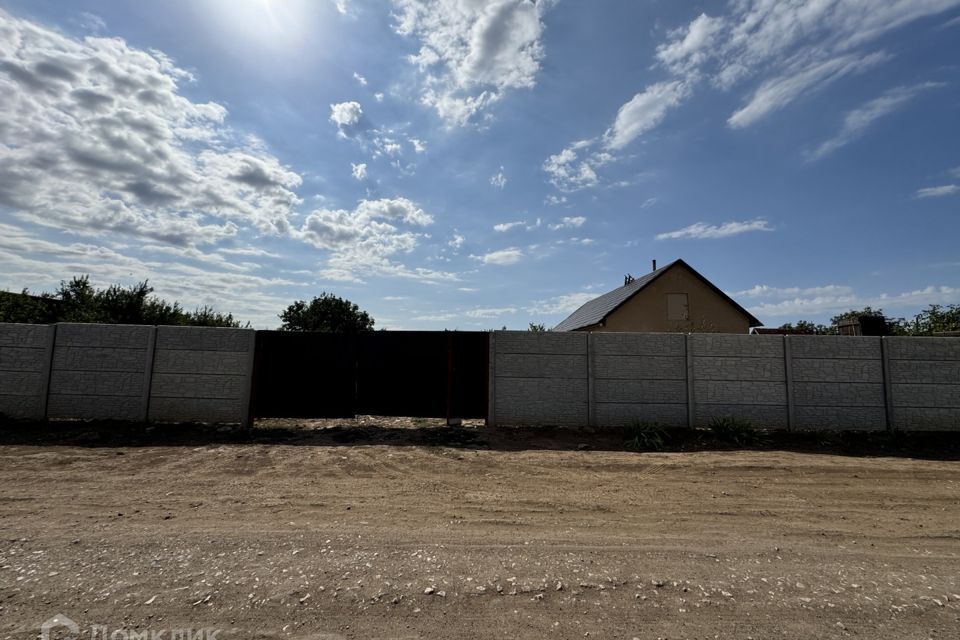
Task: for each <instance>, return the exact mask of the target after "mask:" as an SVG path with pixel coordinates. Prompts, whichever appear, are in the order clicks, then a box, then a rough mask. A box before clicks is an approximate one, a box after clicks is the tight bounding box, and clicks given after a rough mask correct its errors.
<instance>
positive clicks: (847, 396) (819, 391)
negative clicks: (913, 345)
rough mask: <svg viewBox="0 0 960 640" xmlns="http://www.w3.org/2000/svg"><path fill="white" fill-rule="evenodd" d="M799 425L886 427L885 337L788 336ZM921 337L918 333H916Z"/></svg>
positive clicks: (796, 424) (796, 414)
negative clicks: (883, 346) (882, 343)
mask: <svg viewBox="0 0 960 640" xmlns="http://www.w3.org/2000/svg"><path fill="white" fill-rule="evenodd" d="M786 340H787V341H788V342H789V344H790V354H791V359H792V361H793V398H794V403H795V408H794V416H795V424H794V426H795V427H796V428H797V429H832V428H838V427H839V428H844V429H884V428H886V424H887V418H886V397H885V394H884V384H883V359H882V347H881V341H882V340H883V339H882V338H874V337H852V336H788V337H787V338H786ZM914 340H916V339H914Z"/></svg>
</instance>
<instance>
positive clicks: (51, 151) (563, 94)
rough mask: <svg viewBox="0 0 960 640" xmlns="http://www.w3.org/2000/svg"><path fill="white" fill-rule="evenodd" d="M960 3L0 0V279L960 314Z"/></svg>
mask: <svg viewBox="0 0 960 640" xmlns="http://www.w3.org/2000/svg"><path fill="white" fill-rule="evenodd" d="M958 65H960V0H820V1H813V0H810V1H800V0H793V1H786V0H780V1H776V2H774V1H771V0H732V1H730V2H670V1H667V0H642V1H641V0H637V1H631V2H625V1H620V2H615V1H612V0H611V1H607V0H595V1H591V2H584V1H576V0H541V1H540V2H537V3H533V2H529V1H527V0H487V1H479V0H392V1H390V0H286V1H284V2H281V1H280V0H206V1H203V0H189V1H186V0H170V1H165V2H153V3H143V2H140V3H129V2H105V1H101V2H95V1H84V0H74V1H71V2H54V1H49V0H29V1H20V0H0V288H6V289H12V290H19V289H20V288H22V287H24V286H26V287H29V288H31V289H34V290H50V289H52V288H53V287H55V286H56V284H57V283H58V282H59V281H60V280H61V279H65V278H69V277H70V276H72V275H74V274H79V273H89V274H90V275H91V278H92V279H93V280H94V281H95V282H96V283H98V284H109V283H113V282H121V283H131V282H135V281H138V280H141V279H144V278H149V279H150V281H151V283H152V284H153V285H154V286H155V287H156V290H157V293H158V294H160V295H162V296H164V297H167V298H169V299H179V300H181V301H183V302H184V303H185V304H186V305H187V306H194V305H202V304H210V305H212V306H214V307H216V308H217V309H220V310H223V311H230V312H233V313H234V314H235V315H237V316H238V317H239V318H241V319H243V320H250V321H252V322H253V323H254V325H256V326H258V327H273V326H276V325H277V324H278V320H277V318H276V315H277V313H279V312H280V311H281V310H282V309H283V308H284V307H285V306H286V305H287V304H289V303H290V302H291V301H293V300H295V299H301V298H307V299H309V298H310V297H311V296H313V295H318V294H319V293H320V292H321V291H328V292H333V293H335V294H337V295H340V296H344V297H347V298H349V299H351V300H353V301H354V302H356V303H358V304H359V305H360V306H361V307H363V308H364V309H366V310H368V311H369V312H370V313H371V314H372V315H373V316H374V317H375V318H376V320H377V326H379V327H386V328H394V329H417V328H420V329H441V328H451V329H452V328H459V329H464V330H467V329H489V328H499V327H501V326H504V325H505V326H507V327H509V328H525V327H526V326H527V323H529V322H543V323H545V324H547V325H548V326H550V325H553V324H556V323H557V322H558V321H559V320H561V319H562V318H563V317H565V316H566V315H567V314H568V313H570V312H571V311H573V310H574V309H575V308H576V307H577V306H579V304H581V303H582V302H584V301H585V300H587V299H589V298H591V297H593V296H596V295H599V294H601V293H603V292H605V291H607V290H609V289H612V288H614V287H616V286H619V285H620V284H622V282H623V276H624V274H626V273H632V274H634V275H639V274H642V273H644V272H645V271H646V270H648V269H649V268H650V261H651V259H654V258H656V259H657V260H658V261H659V263H660V264H665V263H666V262H668V261H670V260H673V259H675V258H683V259H685V260H686V261H687V262H689V263H690V264H692V265H693V266H694V267H695V268H696V269H698V270H699V271H701V273H703V274H704V275H705V276H706V277H708V278H709V279H711V280H712V281H713V282H714V283H715V284H717V285H718V286H719V287H721V288H722V289H723V290H725V291H727V292H728V293H730V294H731V295H733V296H734V297H735V299H737V300H738V301H739V302H740V303H741V304H742V305H743V306H745V307H747V308H748V309H749V310H751V312H753V313H754V314H755V315H756V316H757V317H759V318H760V320H761V321H763V322H764V323H765V324H766V325H768V326H777V325H779V324H782V323H783V322H787V321H795V320H797V319H801V318H803V319H812V320H818V321H825V320H827V319H828V318H829V317H830V316H831V315H834V314H836V313H838V312H842V311H845V310H847V309H850V308H852V307H861V306H864V305H872V306H874V307H878V306H879V307H882V308H883V309H884V310H885V311H887V312H888V313H890V314H892V315H913V314H914V313H916V312H917V311H919V310H920V309H921V308H922V307H925V306H926V305H928V304H931V303H941V304H949V303H960V251H958V246H960V243H958V238H960V144H958V143H960V85H958V82H957V79H958V70H960V66H958Z"/></svg>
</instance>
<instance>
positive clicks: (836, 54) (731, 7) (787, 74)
mask: <svg viewBox="0 0 960 640" xmlns="http://www.w3.org/2000/svg"><path fill="white" fill-rule="evenodd" d="M956 6H960V0H795V1H789V2H788V1H783V2H775V1H774V0H730V1H729V2H728V3H727V8H726V11H725V13H724V14H723V15H718V16H709V15H706V14H700V15H698V16H697V17H696V18H694V19H693V20H692V21H691V22H690V23H688V24H687V25H685V26H682V27H680V28H677V29H673V30H670V31H669V32H668V34H667V37H666V39H665V41H664V42H662V43H661V44H660V45H659V46H658V47H657V51H656V57H657V62H658V64H659V66H660V67H661V68H662V69H663V70H664V71H666V72H667V73H669V74H670V76H671V77H669V78H667V79H664V80H662V81H659V82H656V83H654V84H651V85H649V86H647V87H646V88H645V89H644V90H643V91H641V92H640V93H637V94H636V95H635V96H634V97H633V98H631V100H629V101H628V102H627V103H625V104H624V105H622V106H621V107H620V109H619V110H618V111H617V114H616V117H615V118H614V121H613V123H612V124H611V125H610V126H609V127H608V128H607V130H606V132H605V134H604V135H603V136H602V137H601V138H600V140H599V142H598V141H597V140H594V141H589V142H588V143H587V144H586V145H583V146H577V145H578V144H580V143H575V144H574V145H571V146H569V147H568V148H567V149H565V150H564V151H563V152H561V153H560V154H556V155H554V156H550V157H549V158H548V159H547V160H546V162H545V163H544V166H543V169H544V171H546V172H547V174H548V176H549V178H548V179H549V181H550V182H551V183H552V184H553V185H554V186H555V187H557V189H559V190H561V191H568V192H569V191H576V190H579V189H584V188H589V187H594V186H596V185H598V184H600V183H601V182H602V180H601V177H600V176H599V175H598V172H597V168H598V167H599V166H601V164H605V163H606V162H610V161H613V160H616V159H617V158H616V156H615V155H610V157H609V158H603V159H602V160H601V157H599V156H598V151H597V145H598V144H599V143H600V142H602V143H603V145H604V146H603V148H604V149H606V150H607V151H608V152H611V154H613V153H616V152H619V151H622V150H623V149H625V148H626V147H628V146H629V145H630V144H632V143H634V142H635V141H636V140H637V139H638V138H639V137H641V136H643V135H644V134H646V133H648V132H649V131H651V130H652V129H653V128H655V127H657V126H659V125H660V124H661V123H662V122H663V121H664V119H665V118H666V115H667V114H668V113H669V112H670V110H672V109H676V108H677V107H679V106H680V105H681V104H682V103H683V102H684V101H685V100H687V99H688V98H689V97H690V96H691V95H693V93H694V91H695V90H696V89H697V88H698V87H702V86H704V85H709V86H712V87H713V88H714V89H718V90H721V91H730V90H733V89H734V88H736V87H738V86H741V85H743V84H746V83H747V82H748V81H754V82H759V84H758V85H756V86H754V87H752V88H751V89H749V90H748V92H749V93H748V97H747V98H746V100H745V104H744V105H743V106H742V107H741V108H739V109H737V110H736V111H735V112H734V113H733V114H731V116H730V117H729V119H728V124H729V126H730V127H732V128H744V127H747V126H750V125H753V124H755V123H757V122H759V121H761V120H762V119H764V118H766V117H768V116H769V115H771V114H773V113H775V112H776V111H779V110H781V109H783V108H785V107H787V105H789V104H791V103H792V102H794V101H795V100H798V99H800V98H803V97H806V96H809V95H811V94H812V93H814V92H816V91H819V90H821V89H823V88H825V87H827V86H828V85H830V84H831V83H833V82H836V81H838V80H840V79H841V78H843V77H845V76H849V75H851V74H857V73H862V72H864V71H866V70H868V69H872V68H874V67H876V66H877V65H879V64H881V63H883V62H884V61H886V60H889V59H890V58H891V57H892V56H891V55H889V54H887V53H886V52H883V51H872V50H870V49H869V48H868V47H869V45H870V43H872V42H873V41H875V40H877V39H878V38H880V37H881V36H883V35H884V34H887V33H889V32H891V31H893V30H895V29H898V28H900V27H902V26H904V25H906V24H908V23H910V22H912V21H915V20H918V19H920V18H924V17H927V16H933V15H936V14H938V13H941V12H943V11H946V10H947V9H949V8H951V7H956ZM591 150H592V152H591ZM598 160H601V161H600V162H598Z"/></svg>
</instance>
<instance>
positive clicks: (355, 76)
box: [353, 71, 367, 87]
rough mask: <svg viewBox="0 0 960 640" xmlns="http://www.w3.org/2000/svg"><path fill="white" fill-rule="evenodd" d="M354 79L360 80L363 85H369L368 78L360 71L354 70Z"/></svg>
mask: <svg viewBox="0 0 960 640" xmlns="http://www.w3.org/2000/svg"><path fill="white" fill-rule="evenodd" d="M353 79H354V80H356V81H357V82H359V83H360V86H361V87H365V86H367V79H366V78H364V77H363V76H362V75H360V74H359V73H357V72H356V71H354V72H353Z"/></svg>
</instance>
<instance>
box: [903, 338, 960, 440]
mask: <svg viewBox="0 0 960 640" xmlns="http://www.w3.org/2000/svg"><path fill="white" fill-rule="evenodd" d="M885 340H886V347H887V348H886V351H887V353H886V357H887V364H888V367H889V385H888V386H889V390H890V395H891V413H892V416H891V419H892V421H893V424H894V426H895V427H896V428H898V429H924V430H926V429H931V430H945V429H950V430H960V338H923V339H922V341H921V340H916V339H912V338H886V339H885Z"/></svg>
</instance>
